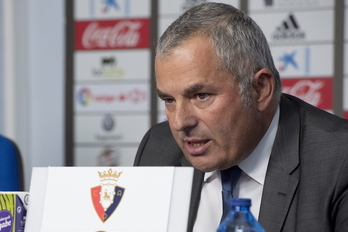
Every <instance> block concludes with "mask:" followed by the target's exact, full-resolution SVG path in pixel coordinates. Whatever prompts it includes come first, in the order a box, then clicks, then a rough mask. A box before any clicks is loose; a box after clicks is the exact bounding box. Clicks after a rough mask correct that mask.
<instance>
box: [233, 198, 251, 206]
mask: <svg viewBox="0 0 348 232" xmlns="http://www.w3.org/2000/svg"><path fill="white" fill-rule="evenodd" d="M230 202H231V205H232V206H249V207H250V206H251V199H250V198H231V201H230Z"/></svg>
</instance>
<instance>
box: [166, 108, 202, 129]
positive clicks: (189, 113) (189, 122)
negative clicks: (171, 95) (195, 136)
mask: <svg viewBox="0 0 348 232" xmlns="http://www.w3.org/2000/svg"><path fill="white" fill-rule="evenodd" d="M167 117H168V121H169V123H170V126H171V128H172V129H174V130H176V131H188V130H190V129H191V128H194V127H195V126H196V125H197V122H198V120H197V117H196V115H195V111H194V108H193V107H192V105H190V103H189V102H181V103H178V102H177V104H176V106H175V109H174V110H173V111H172V112H169V113H168V114H167Z"/></svg>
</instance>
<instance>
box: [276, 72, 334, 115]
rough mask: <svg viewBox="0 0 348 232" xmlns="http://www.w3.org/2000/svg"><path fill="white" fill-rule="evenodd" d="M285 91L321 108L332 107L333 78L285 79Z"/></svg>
mask: <svg viewBox="0 0 348 232" xmlns="http://www.w3.org/2000/svg"><path fill="white" fill-rule="evenodd" d="M282 83H283V93H287V94H291V95H294V96H296V97H298V98H301V99H302V100H304V101H306V102H308V103H309V104H311V105H314V106H316V107H319V108H324V109H331V107H332V101H331V99H332V78H317V79H313V80H311V79H297V80H292V79H288V80H283V81H282Z"/></svg>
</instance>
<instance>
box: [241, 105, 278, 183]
mask: <svg viewBox="0 0 348 232" xmlns="http://www.w3.org/2000/svg"><path fill="white" fill-rule="evenodd" d="M279 111H280V110H279V106H278V108H277V110H276V113H275V114H274V117H273V119H272V122H271V125H270V126H269V128H268V130H267V132H266V134H265V135H264V136H263V138H262V139H261V141H260V142H259V144H258V145H257V146H256V148H255V149H254V151H253V152H252V153H251V154H250V155H249V156H248V157H247V158H246V159H245V160H243V161H242V162H240V163H239V164H238V166H239V167H240V168H241V169H242V170H243V172H244V173H246V174H247V175H248V176H250V177H251V178H252V179H254V180H255V181H257V182H258V183H260V184H261V185H264V182H265V178H266V171H267V166H268V161H269V157H270V156H271V151H272V147H273V143H274V140H275V136H276V133H277V129H278V122H279Z"/></svg>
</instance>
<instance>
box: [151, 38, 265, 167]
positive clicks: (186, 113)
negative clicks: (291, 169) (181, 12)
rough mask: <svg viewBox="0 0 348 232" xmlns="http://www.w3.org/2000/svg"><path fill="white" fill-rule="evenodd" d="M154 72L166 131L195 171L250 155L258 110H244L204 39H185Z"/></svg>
mask: <svg viewBox="0 0 348 232" xmlns="http://www.w3.org/2000/svg"><path fill="white" fill-rule="evenodd" d="M155 68H156V81H157V89H158V94H159V96H160V98H161V99H162V100H164V102H165V106H166V115H167V118H168V121H169V125H170V128H171V131H172V133H173V136H174V138H175V140H176V142H177V143H178V144H179V146H180V147H181V149H182V151H183V152H184V155H185V156H186V158H187V159H188V160H189V161H190V162H191V163H192V165H193V166H194V167H195V168H197V169H200V170H202V171H212V170H215V169H226V168H228V167H230V166H232V165H235V164H238V163H239V162H240V161H241V160H243V159H245V158H246V157H247V156H248V155H249V154H250V153H251V152H252V150H253V149H254V148H255V147H256V145H257V143H258V141H259V139H260V133H258V131H259V129H258V127H259V126H258V120H257V118H258V112H257V108H256V107H251V108H248V109H243V107H242V104H241V99H240V93H239V88H238V85H237V84H236V83H235V81H234V80H233V77H232V75H231V74H230V73H228V72H226V71H225V70H223V69H221V68H220V67H219V66H218V63H217V59H216V56H215V53H214V52H213V50H212V46H211V44H210V43H209V41H208V40H207V39H204V38H199V37H195V38H192V39H189V40H187V41H185V42H184V43H183V44H182V45H181V46H180V47H177V48H175V49H174V50H173V51H172V52H171V54H170V55H169V56H168V57H166V58H165V59H162V60H161V59H156V66H155ZM254 105H255V104H254Z"/></svg>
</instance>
